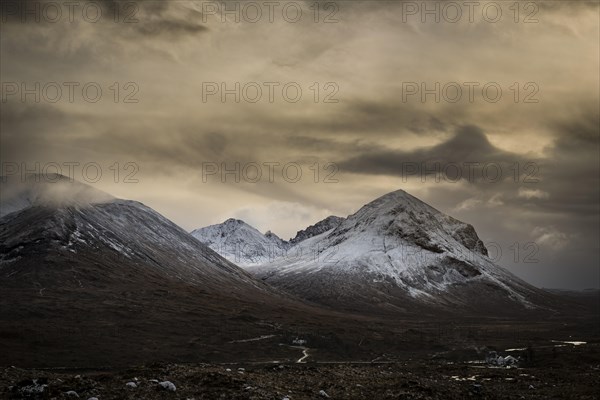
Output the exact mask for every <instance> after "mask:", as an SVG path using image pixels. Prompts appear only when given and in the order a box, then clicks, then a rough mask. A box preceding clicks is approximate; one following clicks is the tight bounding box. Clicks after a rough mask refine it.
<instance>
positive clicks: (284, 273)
mask: <svg viewBox="0 0 600 400" xmlns="http://www.w3.org/2000/svg"><path fill="white" fill-rule="evenodd" d="M248 270H249V271H250V272H251V273H253V274H254V275H256V276H257V277H259V278H261V279H263V280H265V281H266V282H268V283H271V284H273V285H275V286H277V287H280V288H282V289H284V290H287V291H289V292H291V293H294V294H295V295H298V296H301V297H304V298H306V299H309V300H311V301H315V302H318V303H322V304H326V305H335V306H337V307H339V306H341V307H344V308H353V307H355V306H356V305H357V304H358V305H360V306H362V305H367V306H372V305H380V306H382V307H385V308H390V309H398V308H400V309H404V308H405V307H407V305H408V304H410V303H415V302H417V303H421V304H428V305H433V306H443V307H456V306H461V307H467V308H468V307H479V306H483V305H486V304H487V303H489V305H490V306H492V307H493V306H494V305H496V306H497V305H498V304H501V303H502V304H508V305H511V306H517V307H525V308H530V307H534V306H535V304H536V303H537V302H538V300H539V297H540V296H541V293H540V292H539V291H538V290H537V289H535V288H533V287H532V286H530V285H528V284H527V283H525V282H523V281H522V280H520V279H518V278H517V277H515V276H514V275H512V274H510V273H509V272H508V271H506V270H504V269H503V268H501V267H499V266H497V265H495V264H494V263H493V262H491V261H490V259H489V258H488V257H487V250H486V248H485V246H484V245H483V243H482V241H481V240H480V239H479V237H478V236H477V234H476V232H475V230H474V228H473V227H472V226H471V225H469V224H466V223H463V222H461V221H458V220H456V219H454V218H452V217H450V216H447V215H445V214H443V213H441V212H440V211H438V210H436V209H434V208H433V207H431V206H429V205H427V204H425V203H424V202H422V201H420V200H418V199H417V198H415V197H413V196H411V195H409V194H408V193H406V192H404V191H402V190H399V191H395V192H392V193H389V194H387V195H384V196H382V197H380V198H378V199H376V200H374V201H372V202H371V203H369V204H367V205H365V206H364V207H362V208H361V209H360V210H359V211H358V212H356V213H355V214H353V215H351V216H349V217H347V218H346V219H345V220H343V221H341V223H340V224H339V225H337V226H336V227H335V228H332V229H330V230H328V231H326V232H323V233H321V234H319V235H316V236H313V237H312V238H310V239H308V240H305V241H302V242H300V243H299V244H298V245H296V246H294V247H292V248H291V249H289V251H288V256H286V257H285V258H280V259H277V260H274V261H273V262H271V263H268V264H264V265H261V266H255V267H252V268H249V269H248ZM542 297H543V296H542Z"/></svg>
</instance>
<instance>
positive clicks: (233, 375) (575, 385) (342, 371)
mask: <svg viewBox="0 0 600 400" xmlns="http://www.w3.org/2000/svg"><path fill="white" fill-rule="evenodd" d="M32 379H36V380H37V381H36V382H37V384H38V385H41V384H47V387H46V388H45V390H44V392H43V393H42V394H38V395H34V396H30V397H27V395H25V394H24V392H23V390H22V389H23V388H24V387H26V386H31V385H32V384H33V382H32V381H31V380H32ZM152 380H155V381H152ZM157 381H158V382H162V381H170V382H172V383H173V384H174V385H175V386H176V391H167V390H165V389H161V388H160V386H159V385H158V384H157ZM128 382H135V383H136V386H137V387H135V388H132V387H128V386H127V383H128ZM69 391H73V392H75V393H77V395H75V394H74V393H70V394H68V392H69ZM321 391H323V392H321ZM599 393H600V344H598V343H588V344H586V345H579V346H574V345H566V346H559V347H554V346H547V347H539V348H536V349H535V358H533V359H532V360H530V361H528V362H522V363H521V364H520V365H519V366H518V367H511V368H506V367H494V366H490V365H487V364H485V363H484V362H483V360H469V361H465V360H462V361H458V360H456V361H452V360H451V359H449V357H446V356H445V358H444V359H441V358H439V357H432V358H426V359H420V360H410V359H407V360H404V361H394V362H386V363H378V362H374V363H311V362H307V363H301V364H299V363H288V364H266V363H261V364H220V365H214V364H150V365H145V366H140V367H135V368H128V369H118V370H56V369H54V370H33V369H19V368H16V367H9V368H4V369H2V370H1V371H0V398H3V399H4V398H6V399H12V398H14V399H19V398H41V399H63V398H72V399H75V398H82V399H89V398H91V397H96V398H98V399H99V400H108V399H211V400H212V399H274V400H282V399H284V398H286V397H287V398H288V399H289V400H300V399H324V398H328V397H327V396H329V398H331V399H373V400H375V399H407V400H408V399H444V400H446V399H579V400H583V399H599V398H600V395H599Z"/></svg>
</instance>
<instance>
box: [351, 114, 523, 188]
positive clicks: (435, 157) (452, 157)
mask: <svg viewBox="0 0 600 400" xmlns="http://www.w3.org/2000/svg"><path fill="white" fill-rule="evenodd" d="M520 160H521V157H519V156H517V155H515V154H512V153H510V152H507V151H504V150H501V149H498V148H497V147H495V146H494V145H492V143H490V141H489V140H488V138H487V137H486V135H485V134H484V133H483V131H482V130H481V128H479V127H477V126H475V125H467V126H462V127H459V128H458V129H457V130H456V132H455V134H454V136H453V137H451V138H450V139H448V140H446V141H444V142H442V143H440V144H438V145H435V146H429V147H425V148H419V149H415V150H412V151H404V150H400V149H397V150H394V149H388V148H386V147H379V148H375V149H373V150H371V151H367V152H365V153H363V154H360V155H357V156H354V157H351V158H348V159H346V160H343V161H341V162H340V163H339V166H340V168H341V169H343V170H346V171H350V172H355V173H361V174H383V175H396V176H401V177H408V176H409V175H410V176H415V175H416V176H425V175H433V174H436V173H442V174H446V178H449V179H452V180H454V179H457V178H459V179H463V180H469V181H472V182H476V181H481V179H482V178H483V176H482V175H483V174H484V171H483V168H484V166H485V164H489V163H499V164H502V166H504V167H506V166H507V165H510V164H512V163H515V162H517V161H520ZM466 163H470V164H471V165H472V166H469V165H466ZM457 165H458V166H459V167H460V168H461V171H460V173H457V169H456V168H457V167H456V166H457ZM469 170H471V171H472V174H470V173H469ZM457 180H458V179H457Z"/></svg>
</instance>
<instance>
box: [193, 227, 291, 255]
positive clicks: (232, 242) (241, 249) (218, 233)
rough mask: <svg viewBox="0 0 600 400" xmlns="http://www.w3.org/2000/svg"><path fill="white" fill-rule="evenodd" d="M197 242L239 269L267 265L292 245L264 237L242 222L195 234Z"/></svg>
mask: <svg viewBox="0 0 600 400" xmlns="http://www.w3.org/2000/svg"><path fill="white" fill-rule="evenodd" d="M191 234H192V236H194V237H195V238H196V239H198V240H199V241H201V242H202V243H204V244H205V245H207V246H209V247H210V248H211V249H213V250H215V251H216V252H217V253H219V254H221V255H222V256H223V257H225V258H227V259H228V260H229V261H231V262H234V263H236V264H238V265H239V266H244V267H245V266H250V265H259V264H264V263H267V262H270V261H273V260H274V259H275V258H277V257H279V256H281V254H282V253H283V252H284V251H285V249H286V248H287V246H288V244H287V242H285V241H284V240H282V239H281V238H279V237H278V236H277V235H275V234H274V233H272V232H270V231H268V232H267V233H265V234H264V235H263V234H262V233H260V232H259V231H258V230H257V229H256V228H254V227H252V226H250V225H248V224H247V223H245V222H244V221H242V220H239V219H234V218H229V219H227V220H226V221H224V222H222V223H220V224H215V225H210V226H207V227H204V228H200V229H196V230H194V231H192V232H191Z"/></svg>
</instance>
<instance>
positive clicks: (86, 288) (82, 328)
mask: <svg viewBox="0 0 600 400" xmlns="http://www.w3.org/2000/svg"><path fill="white" fill-rule="evenodd" d="M61 179H62V178H61ZM17 183H20V182H17ZM52 184H55V183H48V182H46V183H41V185H52ZM57 185H60V186H61V188H60V191H59V192H57V193H56V196H54V197H53V200H56V201H52V202H47V201H41V202H40V201H38V200H37V199H39V198H36V199H35V200H34V201H31V202H30V201H29V200H28V199H31V198H30V197H29V198H28V197H27V196H23V197H21V198H22V199H25V200H24V201H22V202H21V203H20V205H21V207H20V209H18V210H16V209H14V211H13V212H10V213H7V214H6V215H4V216H3V217H1V218H0V327H1V329H0V331H1V332H0V333H1V334H2V337H3V345H4V346H5V350H4V351H3V353H2V354H3V361H5V362H7V363H12V362H13V361H14V362H16V363H18V364H19V365H35V366H40V365H51V366H57V365H58V366H65V365H76V366H89V365H111V366H113V365H130V364H131V363H137V362H149V361H156V360H161V361H165V360H170V361H183V360H189V361H199V360H202V361H206V360H216V361H223V360H225V361H232V360H238V358H239V356H240V351H245V352H247V353H246V354H251V355H256V356H257V357H258V358H260V357H267V358H268V359H276V358H277V357H276V354H277V353H278V352H281V348H280V347H279V346H268V347H266V348H261V349H256V346H255V345H254V344H248V345H247V346H245V345H243V344H239V343H237V342H235V341H236V340H239V339H245V338H248V337H250V338H252V337H260V336H262V335H268V334H273V330H274V329H277V330H278V332H282V331H283V329H284V328H283V327H285V326H293V327H295V328H294V329H296V327H298V326H300V325H303V324H313V323H314V322H313V321H319V322H318V323H319V324H323V323H325V324H327V323H328V322H327V321H330V320H331V318H332V317H331V313H330V312H325V311H323V310H318V309H316V308H314V307H308V306H307V305H306V304H304V303H302V302H298V301H295V300H292V299H290V298H289V296H287V295H284V294H282V293H281V292H280V291H278V290H276V289H274V288H273V287H271V286H269V285H266V284H264V283H263V282H261V281H258V280H256V279H255V278H253V277H252V276H251V275H250V274H248V273H247V272H245V271H244V270H242V269H241V268H239V267H238V266H237V265H234V264H232V263H231V262H229V261H227V260H226V259H224V258H223V257H221V256H220V255H218V254H217V253H215V252H214V251H212V250H211V249H210V248H209V247H207V246H205V245H204V244H202V243H201V242H200V241H198V240H197V239H195V238H194V237H193V236H191V235H190V234H189V233H187V232H185V231H184V230H183V229H182V228H180V227H179V226H177V225H175V224H174V223H173V222H171V221H169V220H168V219H167V218H165V217H163V216H162V215H160V214H159V213H157V212H156V211H154V210H152V209H151V208H149V207H147V206H145V205H143V204H141V203H138V202H135V201H129V200H120V199H115V198H112V197H111V198H110V199H109V198H106V197H105V196H100V197H99V198H97V197H96V196H91V197H90V196H88V197H86V198H84V199H85V200H86V201H83V200H84V199H82V198H80V197H79V196H77V194H78V193H80V192H81V191H82V187H84V186H85V185H83V184H80V183H77V182H70V181H68V180H66V181H64V180H61V181H60V183H58V184H57ZM69 185H71V186H69ZM5 188H8V189H9V190H11V191H12V192H13V193H25V192H22V191H19V190H15V189H14V188H13V187H11V185H7V186H3V189H5ZM33 190H34V191H35V192H36V193H37V192H41V193H46V192H47V190H50V191H53V189H49V188H43V187H41V188H35V187H34V188H33ZM83 191H84V192H86V193H87V192H89V193H94V189H92V188H89V187H88V188H85V187H84V188H83ZM15 198H18V196H13V197H11V199H15ZM97 200H100V201H99V202H97ZM269 236H270V238H271V239H270V240H274V241H275V240H276V237H275V236H274V235H269ZM274 321H276V323H275V322H274ZM332 324H333V323H332ZM234 342H235V343H236V344H235V345H231V344H228V343H234ZM271 357H272V358H271Z"/></svg>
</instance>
